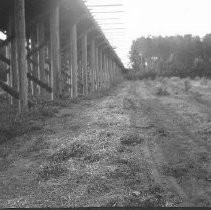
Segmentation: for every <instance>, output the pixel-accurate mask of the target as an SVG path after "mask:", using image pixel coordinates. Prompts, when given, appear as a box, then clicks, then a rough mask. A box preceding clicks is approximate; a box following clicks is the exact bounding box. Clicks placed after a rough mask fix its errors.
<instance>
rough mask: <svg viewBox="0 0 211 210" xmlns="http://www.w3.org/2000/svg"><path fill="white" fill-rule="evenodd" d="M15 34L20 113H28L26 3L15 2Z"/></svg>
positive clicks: (18, 0) (21, 0)
mask: <svg viewBox="0 0 211 210" xmlns="http://www.w3.org/2000/svg"><path fill="white" fill-rule="evenodd" d="M15 18H16V20H17V22H16V24H15V34H16V37H17V52H18V53H17V54H18V56H17V61H18V71H19V92H20V107H19V108H20V109H19V110H20V111H21V112H26V111H28V81H27V60H26V47H25V43H26V26H25V1H24V0H15Z"/></svg>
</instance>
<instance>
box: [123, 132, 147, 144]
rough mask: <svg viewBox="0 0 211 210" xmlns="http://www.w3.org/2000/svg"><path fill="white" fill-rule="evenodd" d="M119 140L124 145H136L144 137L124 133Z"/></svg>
mask: <svg viewBox="0 0 211 210" xmlns="http://www.w3.org/2000/svg"><path fill="white" fill-rule="evenodd" d="M120 142H121V144H122V145H124V146H136V145H138V144H142V143H143V142H144V139H143V138H142V137H141V136H139V135H138V134H134V133H132V134H126V135H124V136H122V137H121V138H120Z"/></svg>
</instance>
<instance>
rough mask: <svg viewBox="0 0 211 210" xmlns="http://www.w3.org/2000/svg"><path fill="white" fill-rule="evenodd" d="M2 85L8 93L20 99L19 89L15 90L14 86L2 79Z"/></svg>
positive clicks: (0, 83)
mask: <svg viewBox="0 0 211 210" xmlns="http://www.w3.org/2000/svg"><path fill="white" fill-rule="evenodd" d="M0 87H1V88H2V89H3V90H4V91H5V92H7V93H9V94H10V95H11V96H12V97H14V98H15V99H19V93H18V91H17V90H14V89H13V88H11V87H10V86H9V85H7V84H5V83H4V82H2V81H1V80H0Z"/></svg>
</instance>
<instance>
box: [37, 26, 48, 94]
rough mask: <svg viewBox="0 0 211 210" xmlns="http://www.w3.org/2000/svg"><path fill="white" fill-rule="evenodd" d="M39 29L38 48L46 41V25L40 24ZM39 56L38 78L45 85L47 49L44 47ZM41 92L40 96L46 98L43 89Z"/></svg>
mask: <svg viewBox="0 0 211 210" xmlns="http://www.w3.org/2000/svg"><path fill="white" fill-rule="evenodd" d="M37 29H38V37H37V39H38V40H37V41H38V46H40V45H41V44H42V43H44V41H45V28H44V23H39V24H38V26H37ZM38 56H39V71H38V75H39V77H38V78H39V80H41V81H42V82H43V83H45V82H46V81H45V48H44V47H43V48H42V49H40V50H39V53H38ZM39 90H40V92H39V93H40V96H41V97H42V98H44V97H45V93H46V91H45V90H44V89H43V88H39Z"/></svg>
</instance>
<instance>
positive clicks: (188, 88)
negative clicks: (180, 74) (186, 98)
mask: <svg viewBox="0 0 211 210" xmlns="http://www.w3.org/2000/svg"><path fill="white" fill-rule="evenodd" d="M191 88H192V85H191V81H190V79H186V80H185V81H184V90H185V92H188V91H189V90H190V89H191Z"/></svg>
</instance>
